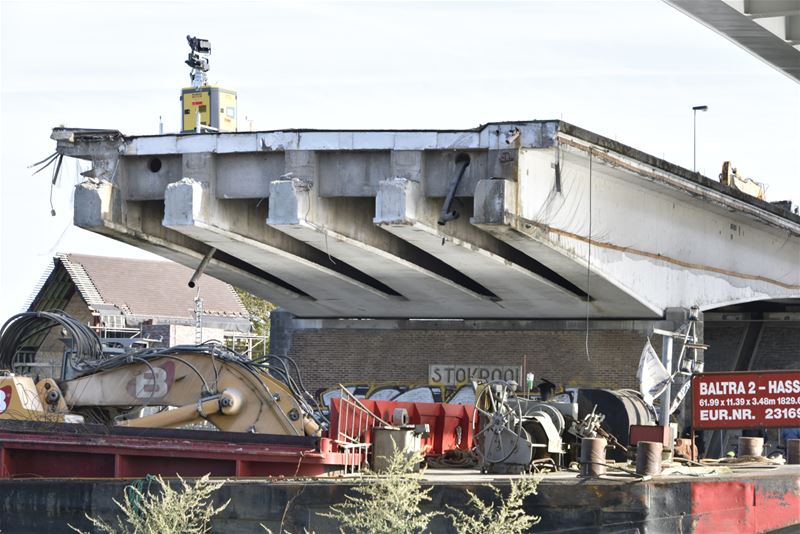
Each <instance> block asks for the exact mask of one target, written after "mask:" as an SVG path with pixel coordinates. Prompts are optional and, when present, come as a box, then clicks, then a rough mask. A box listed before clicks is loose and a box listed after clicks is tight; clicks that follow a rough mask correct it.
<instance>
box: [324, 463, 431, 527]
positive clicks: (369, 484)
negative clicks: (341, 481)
mask: <svg viewBox="0 0 800 534" xmlns="http://www.w3.org/2000/svg"><path fill="white" fill-rule="evenodd" d="M422 459H423V456H422V453H421V452H415V453H413V454H408V453H407V452H404V451H402V450H396V451H395V453H394V454H393V455H392V456H391V457H390V459H389V465H388V466H387V468H386V469H385V470H384V471H382V472H381V473H373V472H370V471H366V472H365V482H364V484H362V485H359V486H357V487H355V488H353V491H354V492H355V493H356V494H357V495H356V496H352V495H346V496H345V502H344V503H342V504H339V505H335V506H332V507H331V510H332V511H331V513H328V514H321V515H323V516H324V517H330V518H332V519H335V520H337V521H338V522H339V526H340V530H341V531H342V532H369V533H370V534H413V533H416V532H423V531H424V530H425V528H426V527H427V526H428V523H430V521H431V519H433V518H434V517H436V516H438V515H442V514H441V512H428V513H422V511H421V510H420V504H421V503H422V502H424V501H430V500H431V498H430V496H429V495H428V494H429V493H430V492H431V489H432V488H423V487H422V484H421V483H420V479H421V478H422V475H423V472H416V473H415V472H412V471H413V470H414V469H413V468H414V467H415V466H416V465H419V463H420V462H421V461H422Z"/></svg>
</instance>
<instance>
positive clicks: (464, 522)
mask: <svg viewBox="0 0 800 534" xmlns="http://www.w3.org/2000/svg"><path fill="white" fill-rule="evenodd" d="M538 484H539V481H538V480H536V479H533V478H523V479H522V480H512V481H511V491H510V492H509V495H508V498H503V495H502V493H500V490H499V489H497V488H496V487H494V486H491V485H490V486H489V487H490V488H491V489H492V491H493V492H494V495H495V498H494V499H493V502H489V503H485V502H483V501H482V500H481V499H479V498H478V496H477V495H475V494H474V493H473V492H471V491H469V490H467V494H468V495H469V503H468V507H469V508H472V509H473V510H474V512H473V513H469V514H468V513H465V512H464V511H463V510H460V509H458V508H454V507H452V506H449V505H448V506H447V509H448V510H450V512H451V513H449V514H447V517H448V518H450V520H451V521H452V522H453V526H454V527H455V529H456V532H458V533H459V534H474V533H476V532H480V533H481V534H523V533H525V532H529V531H530V529H531V527H533V525H535V524H537V523H538V522H539V521H540V519H541V518H539V517H537V516H533V515H528V514H527V513H525V510H524V509H523V504H524V502H525V498H526V497H528V496H529V495H535V494H536V487H537V485H538Z"/></svg>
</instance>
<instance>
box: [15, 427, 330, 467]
mask: <svg viewBox="0 0 800 534" xmlns="http://www.w3.org/2000/svg"><path fill="white" fill-rule="evenodd" d="M332 445H333V444H332V443H331V441H330V440H329V439H327V438H321V439H320V442H319V447H318V448H312V449H309V448H307V447H304V446H299V445H292V444H275V445H272V444H264V443H235V444H234V443H226V442H216V441H203V440H200V439H197V440H187V439H174V438H159V437H132V436H120V435H98V434H56V433H44V432H42V433H38V432H2V431H0V478H26V477H45V478H61V477H90V478H139V477H143V476H145V475H147V474H148V473H149V474H153V473H158V474H160V475H163V476H175V475H181V476H185V477H194V476H202V475H205V474H206V473H210V474H211V475H212V476H217V477H265V476H295V475H297V476H319V475H323V474H325V473H326V472H330V471H338V470H339V469H340V467H341V466H342V465H344V464H345V457H344V455H343V454H342V453H340V452H338V451H335V450H333V447H332Z"/></svg>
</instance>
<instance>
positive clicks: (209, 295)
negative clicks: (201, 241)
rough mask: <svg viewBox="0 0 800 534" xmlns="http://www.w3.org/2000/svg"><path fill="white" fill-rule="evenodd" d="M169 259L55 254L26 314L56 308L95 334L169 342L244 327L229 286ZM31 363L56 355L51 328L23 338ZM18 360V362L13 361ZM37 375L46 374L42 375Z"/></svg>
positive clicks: (58, 347)
mask: <svg viewBox="0 0 800 534" xmlns="http://www.w3.org/2000/svg"><path fill="white" fill-rule="evenodd" d="M192 274H193V271H192V270H191V269H189V268H187V267H184V266H183V265H179V264H177V263H174V262H171V261H166V260H164V261H152V260H138V259H128V258H113V257H108V256H89V255H84V254H63V253H59V254H57V255H56V256H55V257H54V258H53V263H52V265H51V266H50V268H49V269H48V272H46V273H45V275H44V276H43V277H42V281H41V282H40V284H39V285H38V286H37V288H36V290H35V292H34V294H33V296H32V298H31V300H30V305H29V306H28V307H27V311H50V310H62V311H64V312H66V313H68V314H69V315H71V316H73V317H75V318H76V319H78V320H79V321H80V322H82V323H83V324H86V325H89V326H92V327H94V328H95V329H96V331H97V332H98V334H99V335H100V336H101V337H120V338H124V337H132V336H138V337H145V338H148V339H152V340H155V344H156V345H161V346H171V345H177V344H185V343H195V342H199V341H205V340H208V339H219V340H222V339H223V338H224V337H226V336H229V335H231V334H238V335H241V334H247V333H249V332H250V328H251V323H250V315H249V314H248V312H247V309H246V308H245V307H244V305H243V304H242V301H241V299H240V298H239V296H238V295H237V294H236V292H235V291H234V289H233V287H232V286H231V285H230V284H227V283H225V282H221V281H219V280H217V279H215V278H212V277H210V276H207V275H202V276H201V277H200V278H199V279H198V281H197V283H196V285H195V287H194V288H190V287H189V286H188V282H189V280H190V278H191V277H192ZM28 345H29V346H28V347H27V349H26V350H27V352H28V353H29V354H30V355H31V358H30V359H28V358H24V357H23V358H22V360H21V361H31V360H32V359H33V358H32V356H33V354H36V362H38V363H39V364H40V365H41V366H42V367H47V365H48V364H45V363H42V362H43V361H55V360H60V357H61V354H62V353H63V350H64V346H63V343H61V341H60V339H59V336H58V333H57V332H52V331H51V332H49V333H47V332H45V333H43V334H42V335H41V336H39V337H38V338H37V339H31V340H29V344H28ZM20 363H21V362H20ZM43 374H45V375H50V374H52V373H51V372H44V373H43Z"/></svg>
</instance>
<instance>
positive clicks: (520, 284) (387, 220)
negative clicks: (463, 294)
mask: <svg viewBox="0 0 800 534" xmlns="http://www.w3.org/2000/svg"><path fill="white" fill-rule="evenodd" d="M376 204H377V208H376V211H377V216H376V218H375V224H377V225H379V226H380V227H381V228H383V229H384V230H386V231H387V232H389V233H391V234H393V235H395V236H397V237H400V238H401V239H403V240H404V241H406V242H408V243H411V244H413V245H414V246H416V247H418V248H420V249H422V250H425V251H426V252H428V253H429V254H432V255H435V256H437V257H438V258H440V259H441V260H443V261H445V262H447V263H448V264H449V265H452V266H453V267H455V268H456V269H458V270H459V271H460V272H461V273H463V274H464V275H466V276H468V277H469V278H470V279H471V280H473V281H474V282H476V283H478V284H480V285H481V286H482V287H483V288H485V290H486V291H488V292H490V293H491V295H492V297H493V299H494V301H495V303H496V305H497V306H498V307H499V308H502V309H503V310H504V313H506V314H512V315H514V316H539V315H542V314H549V315H553V316H559V317H570V316H576V315H579V314H580V313H581V312H583V310H584V309H585V304H584V302H583V301H584V300H585V299H584V298H583V295H579V294H577V293H576V292H573V291H572V290H570V289H567V288H565V287H562V286H560V285H558V284H557V283H556V282H552V281H550V280H548V279H547V278H545V277H543V276H541V275H540V274H538V273H536V272H535V271H534V270H533V269H532V268H531V267H530V266H525V265H524V263H525V260H531V258H527V257H524V255H522V254H518V255H516V258H515V259H519V258H520V257H522V260H521V263H515V262H514V261H513V259H512V258H510V257H509V256H513V255H514V252H516V250H514V251H509V250H508V249H507V248H506V247H504V246H503V245H504V243H502V242H499V243H498V242H495V240H494V239H493V238H491V236H489V235H485V234H484V233H483V232H482V231H481V230H480V229H478V228H476V227H474V226H471V225H470V224H469V214H470V212H471V211H472V207H471V206H470V205H469V204H468V203H464V204H463V207H459V209H460V210H461V211H462V212H465V213H464V215H463V216H462V215H459V217H458V218H457V219H455V220H452V221H448V222H446V223H445V224H443V225H440V224H438V216H439V212H440V211H441V209H440V208H441V201H440V200H437V199H427V198H426V197H425V196H424V195H422V194H421V192H420V187H419V184H418V183H417V182H413V181H410V180H405V179H392V180H387V181H384V182H381V186H380V189H379V192H378V196H377V198H376ZM503 253H505V255H503ZM529 262H530V261H529Z"/></svg>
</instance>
